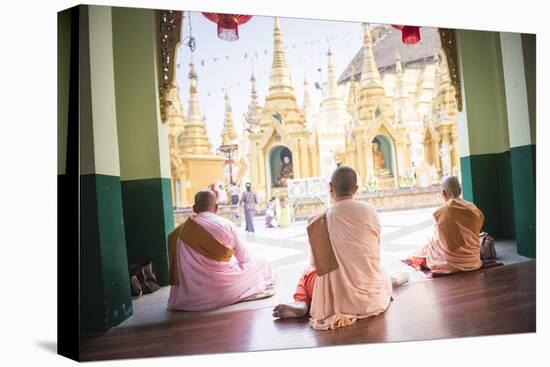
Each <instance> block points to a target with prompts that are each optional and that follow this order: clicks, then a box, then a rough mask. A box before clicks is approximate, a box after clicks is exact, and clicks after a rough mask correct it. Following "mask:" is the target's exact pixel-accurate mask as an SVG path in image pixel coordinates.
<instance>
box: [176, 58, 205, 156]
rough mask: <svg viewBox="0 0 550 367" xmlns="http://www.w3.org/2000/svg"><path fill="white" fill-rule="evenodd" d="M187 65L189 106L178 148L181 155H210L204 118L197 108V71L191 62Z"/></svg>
mask: <svg viewBox="0 0 550 367" xmlns="http://www.w3.org/2000/svg"><path fill="white" fill-rule="evenodd" d="M189 66H190V68H189V74H188V77H189V82H190V83H189V84H190V86H189V107H188V110H187V116H186V118H185V121H184V128H183V132H182V134H181V135H180V136H179V138H178V148H179V151H180V152H181V154H183V155H188V154H193V155H211V154H212V146H211V145H210V141H209V140H208V135H207V133H206V126H205V124H204V118H203V116H202V115H201V112H200V108H199V100H198V95H197V72H196V71H195V67H194V65H193V64H192V63H191V64H190V65H189Z"/></svg>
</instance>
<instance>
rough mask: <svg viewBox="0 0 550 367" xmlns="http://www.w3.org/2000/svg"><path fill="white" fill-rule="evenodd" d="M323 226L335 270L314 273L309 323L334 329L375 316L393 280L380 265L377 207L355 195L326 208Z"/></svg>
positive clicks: (387, 297)
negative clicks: (355, 198) (327, 234)
mask: <svg viewBox="0 0 550 367" xmlns="http://www.w3.org/2000/svg"><path fill="white" fill-rule="evenodd" d="M326 218H327V226H328V232H329V237H330V241H331V243H332V247H333V250H334V255H335V256H336V259H337V261H338V266H339V267H338V269H336V270H333V271H331V272H330V273H327V274H324V275H320V276H317V279H316V280H315V285H314V291H313V298H312V302H311V308H310V315H311V319H310V325H311V326H312V327H313V328H314V329H317V330H328V329H335V328H338V327H343V326H348V325H351V324H353V323H354V322H355V321H356V320H357V319H362V318H365V317H369V316H375V315H378V314H380V313H382V312H384V311H385V310H386V308H387V307H388V305H389V303H390V298H391V293H392V285H391V280H390V278H389V277H388V275H387V274H386V272H385V271H384V270H383V269H382V267H381V265H380V222H379V219H378V213H377V212H376V209H375V208H374V207H373V206H371V205H370V204H367V203H363V202H359V201H357V200H353V199H346V200H341V201H337V202H335V203H334V204H333V205H332V206H331V208H329V209H328V211H327V214H326Z"/></svg>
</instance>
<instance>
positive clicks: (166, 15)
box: [157, 10, 183, 123]
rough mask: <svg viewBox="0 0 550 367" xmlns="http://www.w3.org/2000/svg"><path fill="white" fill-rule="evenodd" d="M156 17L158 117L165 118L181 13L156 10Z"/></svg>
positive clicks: (171, 83)
mask: <svg viewBox="0 0 550 367" xmlns="http://www.w3.org/2000/svg"><path fill="white" fill-rule="evenodd" d="M157 19H158V57H159V61H158V71H159V105H160V118H161V120H162V122H163V123H165V122H166V120H167V115H166V110H167V105H168V104H169V103H172V102H170V100H169V99H168V98H167V97H168V92H169V91H170V88H171V87H172V85H173V83H175V80H176V67H175V66H176V52H177V50H178V46H179V44H180V42H181V27H182V23H183V13H182V12H181V11H177V10H157Z"/></svg>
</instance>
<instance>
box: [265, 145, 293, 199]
mask: <svg viewBox="0 0 550 367" xmlns="http://www.w3.org/2000/svg"><path fill="white" fill-rule="evenodd" d="M267 163H268V166H269V169H268V173H269V177H268V179H269V181H268V182H269V183H270V186H271V187H272V188H282V187H286V180H288V179H292V178H294V167H293V159H292V152H291V151H290V149H289V148H288V147H286V146H284V145H277V146H274V147H273V148H271V149H270V150H269V153H268V155H267Z"/></svg>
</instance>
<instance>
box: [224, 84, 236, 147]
mask: <svg viewBox="0 0 550 367" xmlns="http://www.w3.org/2000/svg"><path fill="white" fill-rule="evenodd" d="M236 143H237V131H235V126H234V125H233V110H232V109H231V104H230V103H229V96H228V95H227V93H225V118H224V124H223V131H222V145H229V144H236Z"/></svg>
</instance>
